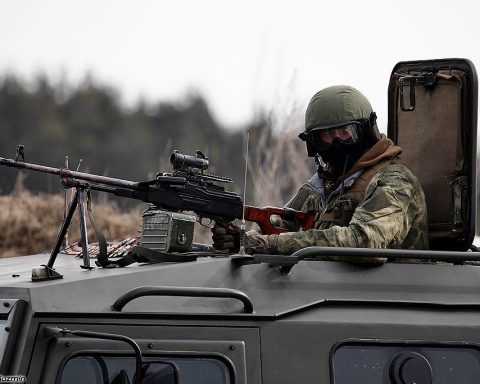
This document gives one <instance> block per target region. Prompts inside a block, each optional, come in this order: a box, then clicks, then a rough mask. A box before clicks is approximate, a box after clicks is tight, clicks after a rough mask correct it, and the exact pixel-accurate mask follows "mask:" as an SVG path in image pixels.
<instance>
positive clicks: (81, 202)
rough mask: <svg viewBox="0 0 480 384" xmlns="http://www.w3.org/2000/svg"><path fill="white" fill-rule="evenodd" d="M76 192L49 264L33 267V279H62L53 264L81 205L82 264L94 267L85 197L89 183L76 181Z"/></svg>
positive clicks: (83, 266)
mask: <svg viewBox="0 0 480 384" xmlns="http://www.w3.org/2000/svg"><path fill="white" fill-rule="evenodd" d="M75 184H76V185H75V194H74V196H73V199H72V201H71V203H70V206H69V207H68V211H67V214H66V216H65V219H64V221H63V224H62V227H61V228H60V232H59V233H58V235H57V241H56V242H55V246H54V247H53V250H52V253H51V254H50V258H49V259H48V263H47V265H42V266H41V267H40V268H33V269H32V281H44V280H54V279H62V278H63V275H61V274H60V273H58V272H56V271H55V270H54V269H53V265H54V264H55V260H56V258H57V255H58V253H59V252H60V249H61V247H62V243H63V239H64V238H65V235H66V233H67V230H68V227H69V226H70V223H71V221H72V218H73V214H74V213H75V210H76V208H77V206H79V216H80V238H81V243H82V254H83V264H82V265H81V266H80V267H81V268H83V269H93V268H94V267H92V266H90V257H89V255H88V235H87V222H86V218H85V198H86V196H87V194H88V191H89V186H88V184H84V183H79V182H76V183H75Z"/></svg>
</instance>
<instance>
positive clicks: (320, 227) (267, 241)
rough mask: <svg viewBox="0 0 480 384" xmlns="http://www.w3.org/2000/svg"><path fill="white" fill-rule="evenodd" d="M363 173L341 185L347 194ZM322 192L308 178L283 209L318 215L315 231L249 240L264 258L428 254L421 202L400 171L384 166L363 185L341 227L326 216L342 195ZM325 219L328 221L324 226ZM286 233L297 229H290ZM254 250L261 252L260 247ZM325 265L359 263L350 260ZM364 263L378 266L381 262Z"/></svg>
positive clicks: (409, 177) (407, 174)
mask: <svg viewBox="0 0 480 384" xmlns="http://www.w3.org/2000/svg"><path fill="white" fill-rule="evenodd" d="M396 148H398V147H396ZM383 160H385V159H383ZM365 169H367V168H365ZM364 172H367V171H364V170H362V171H361V172H358V171H357V172H356V173H354V174H352V176H351V177H350V179H352V178H353V181H352V180H349V179H348V178H347V179H345V181H344V184H345V185H344V187H345V188H346V192H347V193H348V188H349V187H351V188H354V187H355V180H356V178H361V177H362V173H364ZM320 181H321V180H320ZM324 189H325V187H324V186H323V185H322V183H321V182H320V183H318V181H315V177H314V178H312V179H311V180H309V181H308V182H307V183H305V184H304V185H303V186H302V187H301V188H300V190H299V191H298V192H297V194H296V195H295V196H294V198H293V199H291V200H290V201H289V203H287V206H289V207H291V208H294V209H297V210H302V211H312V210H313V211H316V212H320V213H322V214H321V215H318V216H320V217H319V220H318V221H317V223H316V225H315V229H310V230H307V231H300V232H287V233H282V234H280V235H268V236H265V235H254V234H252V235H251V236H253V237H254V238H255V239H254V243H257V244H258V243H261V244H264V245H265V248H264V249H265V252H267V253H269V252H270V251H275V253H278V254H291V253H293V252H295V251H297V250H299V249H302V248H305V247H308V246H325V247H358V248H400V249H427V248H428V232H427V210H426V204H425V196H424V193H423V189H422V187H421V185H420V183H419V181H418V180H417V178H416V177H415V176H414V175H413V173H412V172H411V171H410V170H409V169H408V168H407V167H406V166H405V165H403V164H400V163H389V164H388V165H386V166H384V167H383V168H382V169H381V170H379V171H378V173H376V174H375V176H373V178H372V179H371V180H370V181H369V182H368V185H367V187H366V189H365V190H364V193H363V192H362V195H363V196H358V197H359V198H358V199H357V201H356V202H355V206H356V208H355V206H354V207H353V209H352V210H351V215H350V217H348V218H347V219H346V220H345V221H344V222H343V223H337V222H335V219H333V221H332V217H331V216H332V215H331V213H332V211H333V210H334V208H335V206H338V202H339V200H340V199H345V194H343V195H342V194H341V193H336V194H335V191H333V192H331V193H330V194H329V195H328V197H326V194H325V191H324ZM357 204H358V205H357ZM343 216H344V219H345V215H343ZM347 216H348V215H347ZM325 217H327V218H329V220H324V218H325ZM290 228H291V229H292V230H296V229H297V228H295V227H294V226H293V227H290ZM259 248H260V252H261V251H262V247H259ZM258 250H259V249H258V248H257V249H255V251H258ZM260 252H259V253H260ZM270 253H271V252H270ZM328 259H335V260H337V259H338V260H344V261H359V259H355V258H352V260H349V259H345V258H342V259H340V258H335V257H331V258H328ZM365 261H368V262H384V260H383V259H372V260H365Z"/></svg>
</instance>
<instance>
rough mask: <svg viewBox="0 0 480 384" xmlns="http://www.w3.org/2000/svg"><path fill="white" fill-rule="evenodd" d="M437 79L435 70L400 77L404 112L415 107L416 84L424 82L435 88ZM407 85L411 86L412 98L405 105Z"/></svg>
mask: <svg viewBox="0 0 480 384" xmlns="http://www.w3.org/2000/svg"><path fill="white" fill-rule="evenodd" d="M435 81H436V75H435V74H434V73H433V72H423V73H421V74H419V75H411V76H402V77H400V79H399V80H398V82H399V92H400V109H401V110H402V111H403V112H411V111H413V110H414V109H415V84H423V85H424V86H425V88H429V89H433V88H434V87H435ZM405 83H406V84H405ZM407 85H408V87H409V88H410V97H409V99H410V100H409V105H408V106H405V101H404V97H403V89H404V87H406V86H407Z"/></svg>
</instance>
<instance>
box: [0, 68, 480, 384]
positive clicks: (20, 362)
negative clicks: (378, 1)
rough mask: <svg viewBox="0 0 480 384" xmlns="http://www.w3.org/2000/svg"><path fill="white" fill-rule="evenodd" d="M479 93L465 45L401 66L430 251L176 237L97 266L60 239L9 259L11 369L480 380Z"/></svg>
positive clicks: (61, 379)
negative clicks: (282, 248)
mask: <svg viewBox="0 0 480 384" xmlns="http://www.w3.org/2000/svg"><path fill="white" fill-rule="evenodd" d="M477 93H478V90H477V77H476V72H475V69H474V67H473V64H472V63H471V62H470V61H468V60H464V59H442V60H430V61H415V62H401V63H399V64H397V65H396V66H395V68H394V69H393V71H392V74H391V78H390V84H389V126H388V134H389V136H390V137H391V138H392V139H393V140H394V141H395V142H396V143H397V144H398V145H399V146H401V147H402V148H403V149H404V153H403V159H404V160H405V162H406V163H407V164H408V166H409V167H411V168H412V169H413V170H414V172H415V173H416V174H417V175H418V177H419V179H420V180H421V182H422V184H423V187H424V189H425V194H426V197H427V205H428V209H429V211H428V214H429V231H430V248H431V249H430V250H429V251H406V250H392V249H389V250H385V249H347V248H319V247H312V248H306V249H302V250H300V251H298V252H297V253H295V254H293V255H290V256H279V255H278V256H275V255H215V257H211V256H208V257H207V256H205V257H201V256H198V254H197V255H196V257H193V258H192V257H191V255H190V254H189V253H187V254H184V255H183V254H182V253H181V252H176V253H175V255H174V256H175V258H170V259H169V258H165V259H163V261H162V260H156V261H157V262H156V263H131V264H130V265H128V266H127V267H125V268H108V267H105V268H93V269H92V268H91V267H90V266H89V265H85V264H86V261H84V264H83V265H82V266H83V267H84V268H80V266H79V264H80V262H79V261H78V259H75V258H72V257H70V256H66V255H60V256H59V257H57V258H56V262H55V265H53V263H51V262H50V261H51V259H50V261H49V263H48V264H49V265H48V267H51V268H49V269H47V268H45V267H40V266H41V265H42V264H45V263H46V261H47V259H48V255H33V256H23V257H16V258H10V259H3V260H1V265H2V268H1V270H0V303H1V305H0V322H1V325H2V327H1V329H0V344H1V345H0V362H1V365H0V373H1V375H2V376H1V378H0V382H2V380H3V381H4V382H13V381H16V382H22V381H26V382H28V383H32V384H33V383H57V384H60V383H61V384H66V383H69V384H76V383H88V384H107V383H109V384H115V383H140V382H142V383H162V384H163V383H181V384H190V383H200V384H203V383H209V384H227V383H228V384H232V383H237V384H246V383H248V384H260V383H265V384H267V383H268V384H283V383H285V384H286V383H298V384H304V383H335V384H352V383H358V384H367V383H368V384H377V383H378V384H381V383H382V384H383V383H393V384H414V383H416V384H430V383H434V384H447V383H448V384H451V383H468V384H470V383H478V381H479V378H480V283H479V282H480V269H479V267H478V266H477V265H478V262H479V261H480V253H478V252H477V250H476V249H473V250H472V249H471V248H472V241H473V236H474V232H475V210H476V207H475V196H476V194H475V193H476V192H475V181H476V177H475V174H476V167H475V161H476V127H477ZM150 214H152V212H150V213H149V215H150ZM154 214H155V213H154ZM149 217H150V216H149ZM234 217H236V216H235V215H234ZM159 220H160V219H159ZM178 220H181V218H180V219H178V217H173V216H172V217H171V223H173V222H177V221H178ZM186 221H188V220H186ZM167 222H168V220H167ZM149 223H150V224H149V225H152V223H155V220H153V221H152V220H150V221H149ZM167 224H168V223H167ZM170 229H171V228H170ZM169 233H170V234H171V233H175V235H174V237H175V239H177V240H178V242H179V243H181V244H185V242H184V240H185V238H184V237H183V236H180V235H179V232H178V228H177V232H174V231H173V230H172V231H171V232H169ZM168 236H170V237H171V235H168ZM168 236H167V237H168ZM205 255H208V252H205ZM325 255H337V256H342V255H347V256H352V255H353V256H358V257H359V258H362V257H369V256H372V255H373V256H381V257H385V258H387V259H388V262H387V263H386V264H385V265H382V266H376V267H373V266H361V265H353V264H349V263H344V262H332V261H322V260H321V257H322V256H325ZM182 257H183V259H182ZM137 261H138V260H137ZM32 269H33V270H34V271H36V272H38V271H39V270H40V271H43V272H44V274H43V275H42V274H40V275H41V276H40V277H41V278H40V279H36V280H42V281H32V280H31V271H32ZM54 271H55V273H58V274H61V275H62V276H63V278H61V279H60V278H55V277H59V276H55V275H51V273H52V274H53V273H54ZM37 277H38V276H37Z"/></svg>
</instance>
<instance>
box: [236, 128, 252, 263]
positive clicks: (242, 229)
mask: <svg viewBox="0 0 480 384" xmlns="http://www.w3.org/2000/svg"><path fill="white" fill-rule="evenodd" d="M249 141H250V130H247V143H246V148H245V177H244V179H243V211H242V224H241V225H240V250H239V252H238V253H239V254H240V255H244V254H245V199H246V196H247V172H248V142H249Z"/></svg>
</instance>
